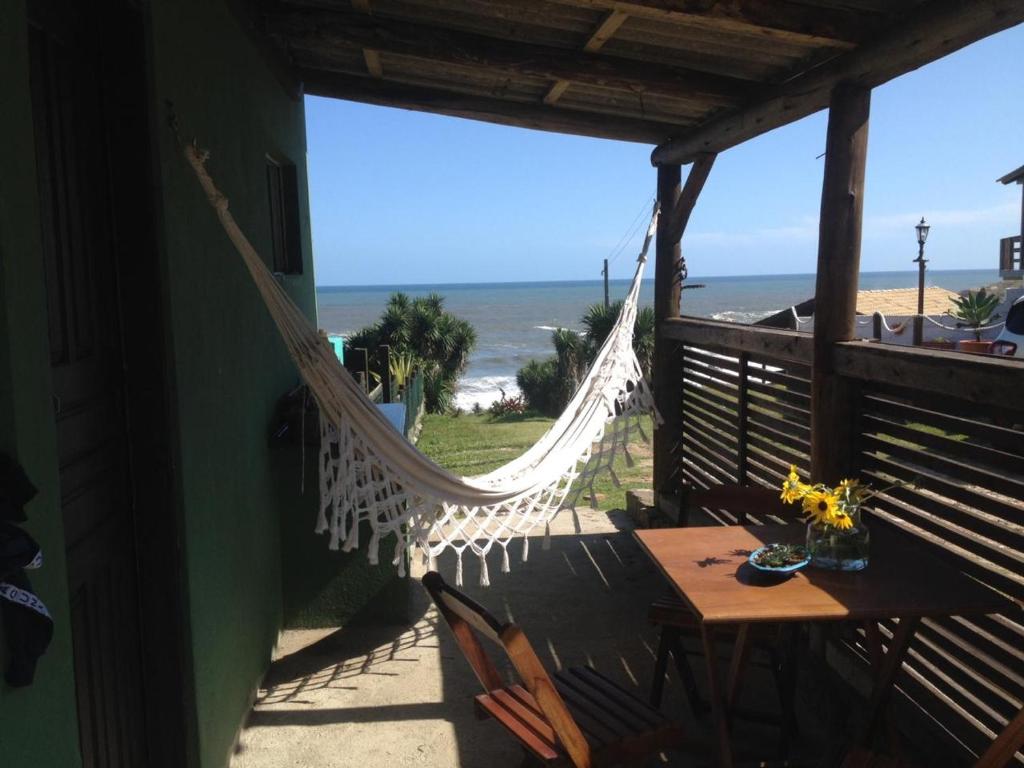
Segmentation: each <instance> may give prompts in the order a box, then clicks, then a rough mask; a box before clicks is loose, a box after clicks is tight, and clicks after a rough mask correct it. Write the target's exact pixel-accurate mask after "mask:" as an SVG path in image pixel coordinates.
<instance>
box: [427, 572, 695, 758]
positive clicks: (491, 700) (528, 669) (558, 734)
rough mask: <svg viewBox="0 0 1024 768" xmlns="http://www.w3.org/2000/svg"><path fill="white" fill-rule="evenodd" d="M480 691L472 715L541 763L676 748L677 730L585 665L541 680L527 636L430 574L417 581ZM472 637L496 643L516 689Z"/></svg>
mask: <svg viewBox="0 0 1024 768" xmlns="http://www.w3.org/2000/svg"><path fill="white" fill-rule="evenodd" d="M423 586H424V587H426V589H427V592H428V593H429V594H430V597H431V599H432V600H433V601H434V604H435V605H436V606H437V609H438V611H440V613H441V615H442V616H443V617H444V619H445V621H446V622H447V623H448V626H449V627H450V628H451V630H452V634H453V635H455V641H456V642H457V643H458V644H459V648H460V649H461V650H462V653H463V654H464V655H465V657H466V660H467V661H468V662H469V664H470V666H471V667H472V668H473V671H474V672H475V673H476V676H477V679H478V680H479V681H480V683H481V685H483V688H484V692H483V693H482V694H479V695H478V696H476V697H475V706H476V710H477V715H478V717H481V718H487V717H491V718H493V719H495V720H496V721H498V723H500V724H501V726H502V727H503V728H504V729H505V730H506V731H508V732H509V734H510V735H511V736H512V737H513V738H515V739H516V740H517V741H518V742H519V743H520V744H521V745H522V747H523V748H524V749H525V750H526V752H527V754H528V756H532V758H533V759H534V760H535V761H536V762H539V763H541V764H543V765H571V766H575V767H576V768H591V766H606V765H617V764H631V763H635V762H637V761H640V760H642V759H644V758H648V757H650V756H652V755H655V754H657V753H658V752H661V751H662V750H665V749H671V748H674V747H679V746H681V745H682V743H683V731H682V728H681V727H680V726H679V725H677V724H675V723H672V722H670V721H669V720H668V719H667V718H666V717H665V716H664V715H662V714H661V712H659V711H658V710H657V709H654V708H653V707H651V706H649V705H648V704H647V703H646V702H644V701H643V700H641V699H640V698H638V697H637V696H634V695H633V694H632V693H630V692H629V691H627V690H625V689H623V688H621V687H619V686H618V685H616V684H615V683H613V682H612V681H611V680H609V679H608V678H606V677H604V675H602V674H601V673H600V672H598V671H597V670H595V669H592V668H591V667H576V668H572V669H566V670H563V671H561V672H556V673H555V674H554V675H548V673H547V671H546V670H545V669H544V667H543V666H542V665H541V663H540V659H539V658H537V654H536V653H535V652H534V650H533V647H532V646H531V645H530V642H529V641H528V640H527V639H526V635H525V634H523V632H522V630H521V629H520V628H519V627H518V626H516V625H515V624H503V623H501V622H499V621H498V620H497V619H496V618H494V617H493V616H492V615H491V614H490V613H488V612H487V611H486V610H485V609H484V608H483V607H481V606H480V605H478V604H477V603H476V602H474V601H473V600H471V599H470V598H468V597H466V596H465V595H464V594H462V593H461V592H459V591H458V590H456V589H453V588H452V587H450V586H449V585H448V584H446V583H445V581H444V579H442V578H441V575H440V574H438V573H435V572H433V571H431V572H430V573H427V574H426V575H425V576H424V577H423ZM479 637H484V638H486V639H487V640H490V641H491V642H493V643H496V644H497V645H499V646H501V648H502V649H503V650H504V652H505V653H506V655H507V656H508V658H509V660H510V661H511V662H512V666H513V667H514V668H515V670H516V673H517V674H518V676H519V678H520V680H521V684H515V683H507V682H506V681H504V680H503V679H502V677H501V674H500V673H499V672H498V669H497V667H495V665H494V663H493V662H492V661H491V659H490V657H489V656H488V655H487V653H486V652H485V650H484V648H483V646H482V644H481V643H480V641H479Z"/></svg>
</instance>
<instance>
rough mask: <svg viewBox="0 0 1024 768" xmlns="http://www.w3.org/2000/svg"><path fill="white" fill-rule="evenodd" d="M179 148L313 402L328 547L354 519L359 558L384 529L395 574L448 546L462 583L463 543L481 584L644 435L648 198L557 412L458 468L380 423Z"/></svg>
mask: <svg viewBox="0 0 1024 768" xmlns="http://www.w3.org/2000/svg"><path fill="white" fill-rule="evenodd" d="M182 151H183V153H184V156H185V159H186V160H187V161H188V163H189V165H190V166H191V168H192V169H193V171H194V172H195V174H196V178H197V179H198V181H199V184H200V186H201V187H202V189H203V191H204V192H205V194H206V197H207V199H208V201H209V202H210V205H211V206H212V207H213V208H214V210H215V212H216V214H217V218H218V219H219V221H220V223H221V225H222V226H223V228H224V231H225V233H226V234H227V236H228V238H229V240H230V241H231V243H232V244H233V245H234V247H235V249H236V250H237V251H238V253H239V255H240V256H241V257H242V261H243V262H244V264H245V266H246V268H247V270H248V272H249V274H250V276H251V277H252V279H253V282H254V283H255V285H256V288H257V290H258V292H259V294H260V296H261V297H262V299H263V301H264V302H265V304H266V306H267V309H268V311H269V313H270V315H271V318H272V319H273V321H274V323H275V325H276V326H277V328H278V330H279V332H280V334H281V338H282V339H283V341H284V343H285V345H286V347H287V348H288V352H289V354H290V355H291V357H292V358H293V359H294V361H295V364H296V366H297V368H298V371H299V374H300V375H301V377H302V379H303V380H304V381H305V382H306V384H307V386H308V387H309V391H310V393H311V394H312V395H313V398H314V400H315V401H316V403H317V405H318V406H319V410H320V432H321V448H320V452H319V460H318V471H319V486H320V509H319V514H318V519H317V523H316V529H315V530H316V532H317V533H329V536H330V545H329V546H330V547H331V549H343V550H345V551H351V550H353V549H355V548H356V547H358V546H360V535H361V532H360V531H361V529H363V530H364V531H365V530H369V535H370V538H369V540H368V541H367V542H366V549H367V553H368V557H369V560H370V562H371V563H377V562H378V558H379V548H380V546H381V545H382V542H383V539H384V538H385V537H386V536H388V535H389V534H394V535H395V547H394V552H393V555H392V562H393V563H394V564H395V565H396V566H397V567H398V570H399V573H400V574H402V575H404V574H405V561H406V557H407V556H408V555H409V554H410V553H411V551H412V550H413V549H416V550H418V551H419V552H420V553H421V554H422V556H423V558H424V560H425V561H428V562H430V563H431V564H432V563H433V561H434V559H435V558H436V557H437V556H438V555H440V554H441V553H442V552H443V551H445V550H446V549H451V550H452V551H454V552H455V555H456V583H457V584H462V580H463V556H464V554H465V553H467V552H468V553H470V554H471V555H475V556H476V557H477V558H478V560H479V565H480V584H481V585H482V586H487V585H488V584H489V583H490V576H489V569H488V565H487V557H488V555H489V553H490V552H491V551H492V550H493V549H494V548H495V547H498V548H500V549H501V550H502V553H501V570H502V572H504V573H507V572H508V571H509V568H510V562H509V553H508V547H509V545H510V544H511V542H512V541H513V540H515V539H517V538H521V539H522V541H523V551H522V558H523V560H526V557H527V554H528V552H529V540H528V538H527V536H528V535H529V534H530V532H531V531H533V530H534V529H535V528H537V527H538V526H541V525H543V526H544V529H545V534H547V533H548V532H549V531H550V523H551V521H552V520H553V519H554V517H555V516H556V515H557V514H558V513H559V511H560V510H562V509H563V508H572V509H573V512H574V513H575V509H574V507H575V503H576V500H577V499H578V498H579V496H580V494H581V493H582V491H583V489H585V488H587V489H589V490H590V492H591V498H593V482H594V478H595V476H596V475H597V474H598V473H599V472H600V471H603V470H610V469H611V463H612V461H613V460H614V458H615V457H616V455H618V453H619V452H620V451H624V452H625V453H626V455H627V456H628V444H629V438H630V435H631V432H632V429H634V428H636V429H639V431H640V434H643V431H642V429H641V428H640V417H641V416H643V415H644V414H651V415H652V417H653V419H654V422H655V424H660V423H661V418H660V416H659V415H658V413H657V410H656V409H655V407H654V400H653V397H652V395H651V391H650V389H649V387H648V385H647V382H646V381H645V380H644V377H643V371H642V368H641V366H640V363H639V361H638V360H637V357H636V354H635V353H634V351H633V344H632V341H633V326H634V323H635V320H636V313H637V303H638V298H639V291H640V281H641V279H642V276H643V271H644V265H645V264H646V261H647V252H648V249H649V247H650V243H651V240H652V238H653V236H654V233H655V230H656V226H657V221H658V206H657V204H655V207H654V211H653V214H652V216H651V222H650V225H649V227H648V229H647V234H646V237H645V239H644V244H643V248H642V250H641V252H640V255H639V256H638V258H637V267H636V271H635V273H634V276H633V282H632V284H631V286H630V289H629V292H628V294H627V296H626V299H625V301H624V303H623V307H622V311H621V312H620V314H619V317H618V319H617V321H616V323H615V325H614V326H613V328H612V330H611V332H610V333H609V335H608V338H607V339H606V340H605V342H604V344H603V345H602V346H601V349H600V350H599V351H598V353H597V356H596V358H595V360H594V363H593V364H592V366H591V368H590V370H589V372H588V373H587V376H586V377H585V378H584V380H583V382H582V383H581V384H580V387H579V389H578V390H577V391H576V393H575V395H574V396H573V398H572V400H571V401H570V402H569V404H568V406H567V407H566V409H565V411H564V412H563V413H562V415H561V416H560V417H559V418H558V419H557V420H556V421H555V423H554V424H553V425H552V426H551V427H550V428H549V430H548V431H547V432H546V433H545V434H544V436H543V437H541V439H540V440H539V441H538V442H537V443H536V444H535V445H534V446H532V447H531V448H530V449H529V450H527V451H526V452H525V453H524V454H523V455H521V456H520V457H519V458H517V459H515V460H513V461H512V462H510V463H508V464H506V465H505V466H503V467H501V468H499V469H497V470H495V471H493V472H490V473H488V474H485V475H480V476H477V477H457V476H455V475H453V474H452V473H451V472H449V471H447V470H445V469H443V468H442V467H440V466H438V465H437V464H435V463H434V462H432V461H431V460H430V459H428V458H427V457H426V456H425V455H423V454H422V453H420V452H419V451H418V450H416V448H415V447H414V446H413V445H411V444H410V443H409V442H408V441H407V440H406V439H405V437H404V436H403V435H402V434H400V433H399V432H398V431H397V430H395V429H394V428H393V427H392V426H391V424H390V423H389V422H388V421H387V419H386V418H385V417H384V415H383V414H382V413H381V412H380V410H379V409H378V408H377V407H376V405H375V404H374V403H373V402H371V401H370V399H369V398H368V397H367V396H366V394H365V393H364V392H363V390H362V388H361V387H360V386H359V385H358V384H357V383H356V382H355V380H354V379H353V378H352V376H351V375H350V374H349V373H348V371H347V370H345V368H344V367H343V366H342V365H341V363H340V362H339V361H338V359H337V357H336V356H335V354H334V350H333V348H332V347H331V346H330V344H329V343H327V342H326V341H324V340H323V339H322V338H321V336H320V335H319V333H318V331H317V329H316V328H315V327H314V326H313V325H311V324H310V322H309V320H308V319H307V318H306V316H305V315H304V314H303V313H302V311H301V310H300V309H299V308H298V307H297V306H296V305H295V304H294V302H292V300H291V298H290V297H289V296H288V295H287V293H285V292H284V290H283V289H282V288H281V286H280V285H279V284H278V282H277V280H276V279H275V278H274V275H273V274H272V273H271V272H270V270H269V269H268V268H267V266H266V264H265V263H264V262H263V260H262V259H261V258H260V256H259V254H258V253H257V251H256V249H255V248H254V247H253V245H252V243H251V242H249V240H248V238H247V237H246V235H245V233H244V232H242V230H241V228H240V227H239V226H238V223H237V222H236V221H235V219H234V217H233V216H232V214H231V212H230V210H229V205H228V199H227V198H226V197H225V196H224V195H223V194H222V193H221V192H220V190H219V189H218V188H217V187H216V185H215V184H214V182H213V180H212V178H211V177H210V175H209V173H208V172H207V169H206V165H205V164H206V160H207V157H208V156H207V154H206V153H205V152H202V151H200V150H199V149H198V148H197V147H196V146H195V145H194V144H189V145H185V146H183V147H182ZM609 425H611V429H608V426H609ZM627 460H628V459H627ZM613 477H614V475H613ZM577 481H578V482H577ZM576 529H577V531H579V523H578V520H577V521H576ZM546 544H547V535H545V545H546Z"/></svg>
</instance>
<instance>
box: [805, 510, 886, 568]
mask: <svg viewBox="0 0 1024 768" xmlns="http://www.w3.org/2000/svg"><path fill="white" fill-rule="evenodd" d="M850 517H851V518H853V525H852V526H851V527H850V528H846V529H841V528H836V527H835V526H833V525H822V524H821V523H808V524H807V552H808V553H809V554H810V556H811V565H813V566H816V567H818V568H825V569H828V570H832V571H862V570H864V569H865V568H867V567H868V549H869V546H870V543H871V535H870V533H869V532H868V527H867V526H866V525H865V524H864V522H863V521H862V520H861V519H860V510H859V509H856V510H851V511H850Z"/></svg>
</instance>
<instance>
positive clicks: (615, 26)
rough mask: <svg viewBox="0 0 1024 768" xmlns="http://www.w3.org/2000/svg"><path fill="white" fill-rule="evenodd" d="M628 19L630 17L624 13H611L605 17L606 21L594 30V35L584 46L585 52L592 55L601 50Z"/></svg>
mask: <svg viewBox="0 0 1024 768" xmlns="http://www.w3.org/2000/svg"><path fill="white" fill-rule="evenodd" d="M628 18H629V16H627V15H626V14H625V13H623V12H622V11H612V12H611V13H609V14H608V15H607V16H605V17H604V21H602V22H601V25H600V26H599V27H598V28H597V29H596V30H594V34H592V35H591V36H590V39H589V40H587V42H586V45H584V46H583V50H584V51H588V52H590V53H594V52H595V51H598V50H600V49H601V46H603V45H604V44H605V43H607V42H608V41H609V40H611V39H612V35H614V34H615V33H616V32H618V31H619V27H621V26H622V25H623V24H624V23H625V22H626V19H628Z"/></svg>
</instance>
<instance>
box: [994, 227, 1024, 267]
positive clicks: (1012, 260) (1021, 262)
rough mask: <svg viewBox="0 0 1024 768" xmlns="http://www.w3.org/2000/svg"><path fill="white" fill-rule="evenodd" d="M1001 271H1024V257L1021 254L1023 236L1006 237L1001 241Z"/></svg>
mask: <svg viewBox="0 0 1024 768" xmlns="http://www.w3.org/2000/svg"><path fill="white" fill-rule="evenodd" d="M999 271H1000V272H1020V271H1024V257H1022V255H1021V237H1020V235H1016V236H1014V237H1004V238H1003V239H1002V240H1000V241H999Z"/></svg>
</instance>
